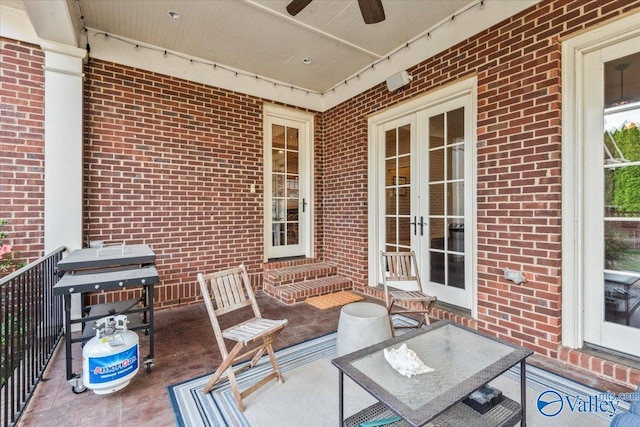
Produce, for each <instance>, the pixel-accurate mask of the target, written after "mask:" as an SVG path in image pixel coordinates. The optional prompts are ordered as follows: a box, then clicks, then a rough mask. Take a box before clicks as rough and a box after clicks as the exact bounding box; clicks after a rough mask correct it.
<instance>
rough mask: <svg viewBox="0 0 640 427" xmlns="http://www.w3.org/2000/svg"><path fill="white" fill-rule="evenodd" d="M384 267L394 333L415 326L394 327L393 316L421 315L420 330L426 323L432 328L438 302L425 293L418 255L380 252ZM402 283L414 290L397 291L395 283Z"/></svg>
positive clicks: (385, 286)
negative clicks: (431, 319) (431, 324)
mask: <svg viewBox="0 0 640 427" xmlns="http://www.w3.org/2000/svg"><path fill="white" fill-rule="evenodd" d="M380 255H381V261H382V263H381V266H382V282H383V284H384V295H385V300H386V304H387V312H388V313H389V321H390V322H391V330H392V331H393V332H394V334H395V329H398V328H403V327H412V326H396V327H395V328H394V325H393V319H392V317H391V316H392V315H393V314H420V315H421V319H420V321H419V323H418V326H417V327H418V328H420V327H421V326H422V325H424V324H425V323H426V324H427V325H428V324H430V323H431V322H430V321H429V314H430V313H431V310H432V309H433V306H434V305H435V304H436V302H437V300H438V299H437V298H436V297H435V296H431V295H427V294H425V293H424V292H423V291H422V283H421V282H420V274H419V273H418V265H417V263H416V254H415V252H414V251H411V252H384V251H382V252H380ZM399 282H402V286H403V287H409V288H411V290H400V289H397V288H393V284H394V283H396V284H398V283H399Z"/></svg>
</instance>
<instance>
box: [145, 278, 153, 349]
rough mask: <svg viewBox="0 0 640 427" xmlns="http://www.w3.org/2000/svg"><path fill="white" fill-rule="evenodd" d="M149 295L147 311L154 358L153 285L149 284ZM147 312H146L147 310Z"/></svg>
mask: <svg viewBox="0 0 640 427" xmlns="http://www.w3.org/2000/svg"><path fill="white" fill-rule="evenodd" d="M147 297H148V298H149V299H148V300H147V304H148V306H147V311H148V312H149V356H150V357H151V358H152V359H153V357H154V350H153V349H154V345H155V341H154V338H153V336H154V330H153V285H149V286H148V293H147ZM145 314H146V312H145Z"/></svg>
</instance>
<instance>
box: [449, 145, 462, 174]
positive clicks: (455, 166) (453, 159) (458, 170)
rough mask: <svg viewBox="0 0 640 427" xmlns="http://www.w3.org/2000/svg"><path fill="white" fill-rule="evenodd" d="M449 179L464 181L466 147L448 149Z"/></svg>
mask: <svg viewBox="0 0 640 427" xmlns="http://www.w3.org/2000/svg"><path fill="white" fill-rule="evenodd" d="M447 166H448V167H447V179H448V180H453V179H464V145H463V144H458V145H454V146H452V147H449V148H447Z"/></svg>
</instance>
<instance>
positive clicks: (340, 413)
mask: <svg viewBox="0 0 640 427" xmlns="http://www.w3.org/2000/svg"><path fill="white" fill-rule="evenodd" d="M338 421H339V422H340V424H339V427H342V424H343V423H344V374H343V373H342V371H338Z"/></svg>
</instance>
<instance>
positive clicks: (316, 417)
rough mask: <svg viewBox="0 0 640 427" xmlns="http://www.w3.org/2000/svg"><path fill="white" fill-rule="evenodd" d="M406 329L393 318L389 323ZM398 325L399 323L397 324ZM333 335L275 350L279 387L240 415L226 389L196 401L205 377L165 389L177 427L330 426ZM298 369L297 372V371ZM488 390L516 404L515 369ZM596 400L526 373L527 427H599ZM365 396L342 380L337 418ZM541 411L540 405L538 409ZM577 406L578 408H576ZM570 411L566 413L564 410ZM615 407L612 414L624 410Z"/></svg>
mask: <svg viewBox="0 0 640 427" xmlns="http://www.w3.org/2000/svg"><path fill="white" fill-rule="evenodd" d="M406 321H410V319H407V318H406V317H403V316H395V318H394V322H397V323H405V322H406ZM405 324H406V323H405ZM335 338H336V334H335V333H332V334H329V335H325V336H323V337H320V338H316V339H313V340H310V341H307V342H303V343H300V344H296V345H294V346H291V347H288V348H285V349H282V350H278V351H277V352H276V357H277V359H278V364H279V365H280V369H281V371H282V373H283V375H284V378H285V382H284V383H283V384H279V383H278V382H277V381H275V380H274V381H272V383H270V384H268V385H266V386H264V387H262V388H260V389H259V390H258V391H256V392H255V393H253V394H252V395H251V396H249V397H247V398H246V399H245V406H246V411H245V412H244V413H242V412H239V411H238V410H237V408H236V405H235V402H234V400H233V395H232V393H231V390H230V388H229V386H228V383H227V382H224V383H222V384H219V385H218V386H217V387H216V388H214V390H213V391H212V392H211V393H209V394H207V395H204V394H203V393H202V388H203V387H204V385H205V384H206V382H207V380H208V379H209V377H210V374H208V375H203V376H201V377H198V378H194V379H192V380H188V381H185V382H182V383H179V384H175V385H172V386H169V387H168V394H169V399H170V400H171V404H172V406H173V409H174V414H175V417H176V423H177V425H178V426H181V427H182V426H185V427H192V426H193V427H195V426H206V427H222V426H232V427H236V426H242V427H273V426H276V425H277V426H278V427H287V426H291V427H298V426H303V425H304V426H305V427H309V426H318V427H324V426H333V425H336V424H338V413H337V407H338V406H337V405H338V403H337V402H338V370H337V369H336V368H335V367H334V366H333V365H331V363H330V360H331V359H332V358H335V357H336V353H335ZM303 366H304V368H303V369H297V368H300V367H303ZM270 369H271V365H270V363H269V362H268V360H266V357H265V358H263V360H261V361H260V362H259V363H258V365H257V366H256V367H254V368H253V369H250V370H248V371H246V372H244V373H242V374H240V375H239V376H238V382H239V385H240V388H241V389H244V388H246V387H247V386H248V385H250V384H252V383H253V382H255V381H256V380H258V379H260V378H261V377H262V376H264V375H265V372H268V371H269V370H270ZM491 385H492V386H494V387H497V388H498V389H500V390H502V392H503V393H504V394H505V395H508V396H509V397H511V398H512V399H514V400H517V401H519V396H520V394H519V393H520V372H519V366H516V367H514V368H512V369H511V370H510V371H508V372H506V373H505V374H503V375H502V376H500V377H498V378H497V379H496V380H494V381H492V382H491ZM549 391H552V392H553V393H556V394H555V395H559V396H561V397H563V398H564V399H565V401H566V402H567V403H565V407H564V408H562V411H561V413H559V414H558V415H557V416H553V417H549V416H545V415H543V414H542V413H541V412H540V410H539V409H538V405H539V402H538V400H539V399H540V398H542V397H544V396H545V393H546V394H547V395H548V392H549ZM601 393H602V392H601V391H598V390H594V389H591V388H589V387H586V386H583V385H581V384H577V383H574V382H572V381H570V380H567V379H565V378H563V377H561V376H558V375H555V374H552V373H549V372H547V371H544V370H542V369H538V368H535V367H533V366H529V365H528V366H527V425H528V426H529V427H531V426H534V427H535V426H540V427H547V426H551V425H553V426H560V427H561V426H572V427H573V426H576V425H583V426H590V427H591V426H593V427H599V426H602V427H607V426H608V425H609V424H610V422H611V416H612V413H611V412H596V413H593V412H588V411H580V410H579V409H580V408H582V409H585V408H586V409H588V408H587V405H586V403H587V402H592V400H593V398H594V396H597V395H600V394H601ZM374 402H375V401H374V400H373V398H372V397H371V396H369V395H368V394H367V393H366V392H364V391H363V390H362V389H360V387H358V386H357V385H355V384H353V383H351V381H350V380H349V379H348V378H346V377H345V416H348V415H350V414H353V413H355V412H357V411H359V410H360V409H362V408H364V407H366V406H368V405H370V404H372V403H374ZM543 404H544V402H543ZM579 405H580V408H579V407H578V406H579ZM570 406H573V410H571V408H570ZM628 408H629V405H628V403H626V402H620V404H619V405H618V407H617V408H616V413H619V412H624V411H626V410H628Z"/></svg>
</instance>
